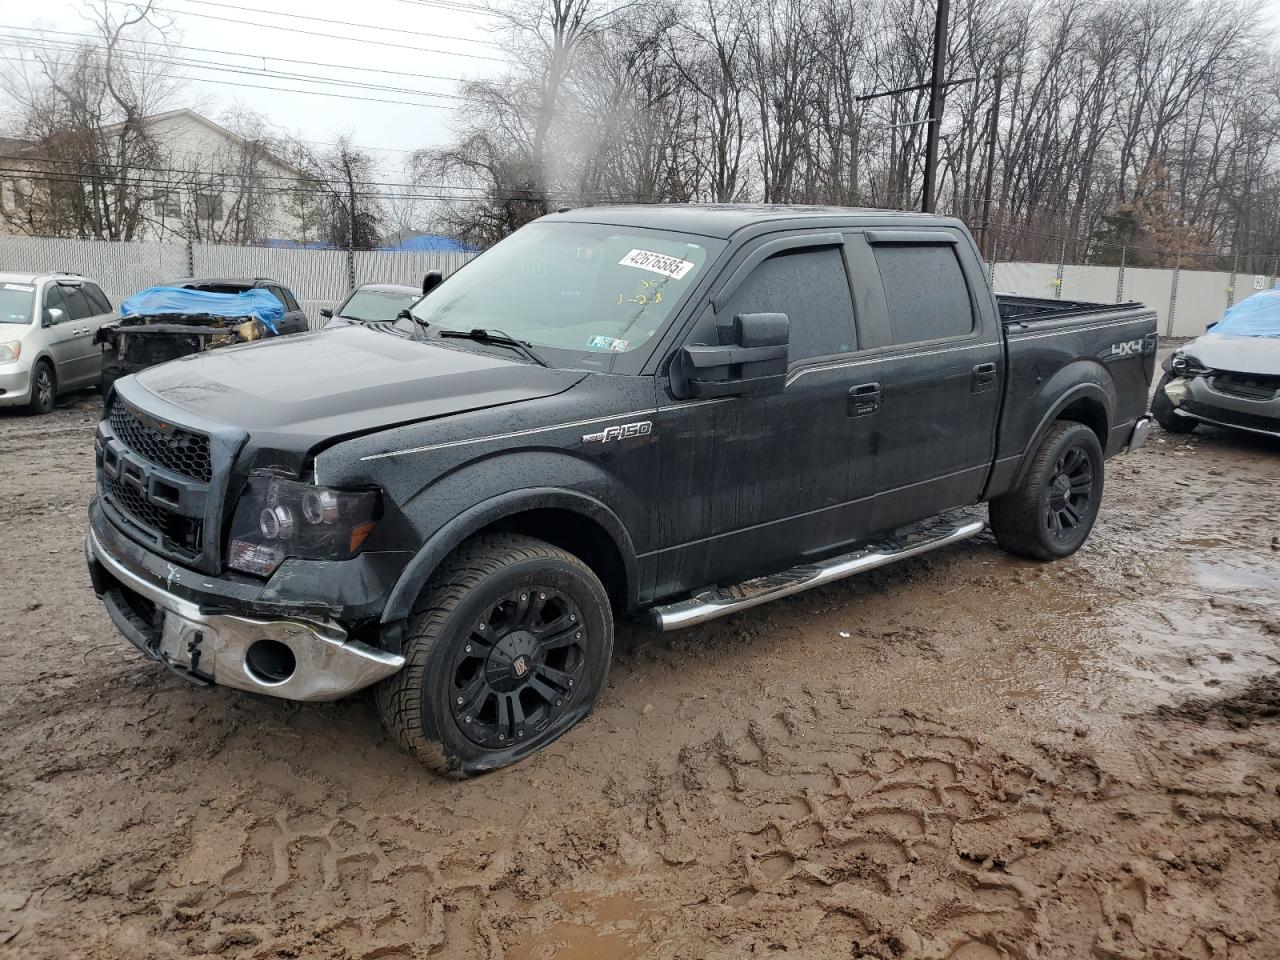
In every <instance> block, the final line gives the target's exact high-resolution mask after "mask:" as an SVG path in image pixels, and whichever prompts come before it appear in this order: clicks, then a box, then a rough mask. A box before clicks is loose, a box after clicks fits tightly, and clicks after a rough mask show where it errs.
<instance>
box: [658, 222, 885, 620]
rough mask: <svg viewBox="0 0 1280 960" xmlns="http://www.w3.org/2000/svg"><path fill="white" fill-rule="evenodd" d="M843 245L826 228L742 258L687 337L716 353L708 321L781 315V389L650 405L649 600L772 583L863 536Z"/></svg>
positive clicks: (770, 241)
mask: <svg viewBox="0 0 1280 960" xmlns="http://www.w3.org/2000/svg"><path fill="white" fill-rule="evenodd" d="M843 247H844V238H843V236H842V235H841V234H840V233H838V232H836V233H832V232H829V231H828V232H816V231H815V232H796V233H792V234H788V235H787V236H785V237H782V238H779V237H777V236H776V235H771V236H770V237H765V238H762V239H761V240H758V241H756V242H754V243H753V244H750V245H748V246H746V247H744V249H743V250H742V251H739V253H738V254H737V255H735V257H734V259H733V260H732V261H731V262H730V263H729V264H728V266H727V267H726V269H725V271H724V272H723V273H722V274H721V277H720V279H719V280H718V281H717V285H716V286H714V287H713V288H712V291H711V301H712V304H714V312H713V310H712V308H711V306H710V305H709V306H708V308H707V309H705V310H704V311H703V313H702V315H701V317H700V319H699V320H698V322H697V323H696V324H695V326H694V328H693V329H692V331H691V332H690V333H689V335H688V336H687V337H686V338H685V341H684V342H685V343H688V344H699V343H703V344H706V343H710V344H714V343H717V342H718V341H717V339H716V330H715V328H716V325H717V323H720V324H729V323H731V322H732V320H733V317H734V316H736V315H738V314H742V313H774V312H780V313H785V314H787V316H788V318H789V320H790V344H789V368H788V382H787V384H786V386H785V387H784V389H783V390H782V392H781V393H777V394H772V395H767V396H758V397H751V396H745V397H730V398H725V399H719V400H710V401H684V402H681V401H679V400H672V401H670V402H669V405H667V406H661V405H660V409H659V410H658V413H657V419H656V421H655V424H654V431H655V433H657V434H658V436H659V443H660V458H661V461H662V462H661V482H662V488H663V489H662V496H661V500H662V503H663V510H662V516H661V517H659V518H656V520H657V526H658V531H659V532H658V542H659V543H663V544H665V545H666V548H665V549H663V550H660V551H659V553H660V555H661V556H660V557H659V558H657V559H658V562H657V563H656V564H655V573H656V580H657V583H656V585H655V592H656V593H657V594H658V595H664V594H669V593H671V592H674V591H678V590H682V589H689V588H691V587H697V586H702V585H705V584H707V583H711V582H719V583H732V582H735V581H736V580H740V579H743V578H745V577H748V576H751V575H753V574H757V573H769V572H773V571H776V570H779V569H781V568H784V567H789V566H791V565H793V564H795V563H797V562H798V561H799V560H800V559H802V558H803V557H804V556H807V555H813V554H818V553H821V552H824V551H826V550H829V549H830V548H832V547H833V546H834V545H838V544H842V543H846V542H851V541H854V540H857V539H858V538H859V537H860V536H862V535H863V531H864V529H865V526H866V512H867V510H869V508H870V499H869V494H870V492H871V477H870V475H869V474H865V473H863V472H862V470H863V460H864V456H865V454H866V452H867V451H866V450H865V449H863V448H864V446H865V431H863V430H862V428H861V426H860V424H859V423H858V422H857V421H855V420H853V419H851V418H850V415H849V378H850V376H851V373H850V371H849V369H848V368H847V366H843V365H842V363H843V362H844V360H845V358H848V357H850V356H852V355H853V354H854V352H855V351H856V350H857V346H858V345H857V335H856V332H855V322H854V312H853V304H852V298H851V292H850V286H849V276H848V272H847V270H846V266H845V257H844V249H843ZM735 284H736V287H735V288H734V289H733V291H732V292H731V293H729V294H728V296H726V295H725V294H726V290H728V289H729V288H730V287H731V286H733V285H735ZM660 389H662V388H661V387H660ZM860 485H862V486H863V487H864V488H865V489H864V493H865V494H866V495H868V496H867V498H866V499H863V500H861V501H860V500H859V498H858V495H857V489H858V487H859V486H860Z"/></svg>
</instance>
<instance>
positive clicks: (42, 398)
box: [27, 360, 58, 414]
mask: <svg viewBox="0 0 1280 960" xmlns="http://www.w3.org/2000/svg"><path fill="white" fill-rule="evenodd" d="M57 393H58V383H57V380H55V379H54V376H53V366H52V365H51V364H50V363H49V361H48V360H40V361H38V362H37V363H36V366H35V369H34V370H32V371H31V401H30V402H29V403H28V404H27V412H28V413H33V414H46V413H52V412H53V401H54V398H55V397H56V396H57Z"/></svg>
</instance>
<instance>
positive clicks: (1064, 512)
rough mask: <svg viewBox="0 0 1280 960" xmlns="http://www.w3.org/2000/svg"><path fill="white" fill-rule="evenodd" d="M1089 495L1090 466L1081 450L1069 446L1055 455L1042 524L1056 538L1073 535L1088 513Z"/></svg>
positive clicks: (1068, 539)
mask: <svg viewBox="0 0 1280 960" xmlns="http://www.w3.org/2000/svg"><path fill="white" fill-rule="evenodd" d="M1092 496H1093V465H1092V464H1091V463H1090V462H1089V457H1088V455H1087V454H1086V453H1085V451H1084V450H1083V449H1082V448H1081V447H1078V446H1075V447H1069V448H1068V449H1067V450H1066V451H1065V452H1064V453H1063V454H1062V456H1060V457H1058V461H1057V463H1056V464H1055V465H1054V468H1053V479H1052V480H1050V481H1049V497H1048V503H1047V504H1046V506H1045V514H1044V517H1045V524H1046V526H1047V527H1048V529H1049V533H1050V534H1051V535H1052V536H1054V537H1055V538H1056V539H1058V540H1063V541H1070V540H1072V539H1074V538H1075V536H1076V535H1077V532H1078V530H1079V528H1080V525H1081V524H1082V523H1084V521H1085V518H1086V517H1088V516H1089V515H1090V509H1089V506H1090V499H1091V498H1092Z"/></svg>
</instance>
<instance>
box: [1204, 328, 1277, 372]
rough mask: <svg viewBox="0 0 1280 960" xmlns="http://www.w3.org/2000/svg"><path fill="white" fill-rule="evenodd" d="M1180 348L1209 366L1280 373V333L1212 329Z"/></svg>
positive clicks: (1220, 368) (1234, 370) (1230, 369)
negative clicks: (1264, 334) (1249, 334)
mask: <svg viewBox="0 0 1280 960" xmlns="http://www.w3.org/2000/svg"><path fill="white" fill-rule="evenodd" d="M1180 352H1181V353H1185V354H1186V355H1187V356H1189V357H1195V358H1196V359H1197V360H1199V361H1200V362H1201V363H1202V364H1204V365H1205V366H1206V367H1208V368H1209V369H1210V370H1226V371H1230V372H1232V373H1251V374H1255V375H1257V374H1263V375H1269V376H1273V377H1274V376H1277V375H1280V337H1231V336H1225V335H1223V334H1218V333H1212V332H1210V333H1207V334H1205V335H1204V336H1203V337H1200V338H1199V339H1197V340H1193V341H1192V342H1191V343H1188V344H1187V345H1186V346H1185V347H1183V348H1182V349H1181V351H1180Z"/></svg>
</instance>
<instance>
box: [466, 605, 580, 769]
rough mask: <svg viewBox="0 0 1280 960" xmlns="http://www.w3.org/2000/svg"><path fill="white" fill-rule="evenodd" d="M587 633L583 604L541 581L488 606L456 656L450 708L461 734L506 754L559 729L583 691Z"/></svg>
mask: <svg viewBox="0 0 1280 960" xmlns="http://www.w3.org/2000/svg"><path fill="white" fill-rule="evenodd" d="M585 629H586V628H585V627H584V625H583V622H582V611H581V610H580V609H579V608H578V605H577V603H575V602H574V600H573V599H572V598H571V597H569V596H568V595H567V594H565V593H562V592H561V591H559V590H557V589H556V588H555V587H551V586H547V585H543V584H534V585H532V586H530V587H528V588H521V589H520V590H517V591H513V592H512V593H509V594H507V595H506V596H504V597H502V598H501V599H500V600H498V601H497V602H496V603H494V604H492V605H491V606H489V608H488V609H487V610H486V611H485V613H484V615H483V616H481V617H480V618H479V619H478V620H476V621H475V623H474V624H472V627H471V631H470V633H469V634H468V636H467V638H466V640H465V642H464V643H462V644H460V645H458V648H457V651H456V653H455V655H454V663H453V667H452V669H451V671H450V676H451V679H452V682H453V691H452V694H451V696H450V703H449V710H450V712H451V713H452V715H453V719H454V722H455V723H457V725H458V729H459V730H461V731H462V733H463V735H464V736H466V738H467V739H468V740H470V741H471V742H472V743H475V744H478V745H479V746H482V747H488V748H490V749H500V748H502V747H504V746H506V745H508V744H511V743H515V742H518V741H520V740H523V739H525V738H526V737H527V738H529V739H533V738H536V737H537V736H538V734H539V733H541V732H542V731H543V730H545V729H547V728H548V727H550V726H551V725H552V724H554V723H555V721H556V720H557V719H558V718H559V717H560V716H561V715H563V714H564V713H565V711H566V710H568V709H569V708H570V705H571V704H572V702H573V698H574V696H575V694H577V693H579V692H580V690H581V687H580V686H578V685H579V683H580V679H581V677H582V673H583V668H584V667H585V666H586V663H587V655H586V649H587V644H588V643H589V638H588V637H587V635H586V632H585ZM575 687H576V688H577V689H575Z"/></svg>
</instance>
